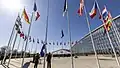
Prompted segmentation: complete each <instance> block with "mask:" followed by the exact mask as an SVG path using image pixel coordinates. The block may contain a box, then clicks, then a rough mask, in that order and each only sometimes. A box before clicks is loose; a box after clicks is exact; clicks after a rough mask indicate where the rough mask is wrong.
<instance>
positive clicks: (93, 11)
mask: <svg viewBox="0 0 120 68" xmlns="http://www.w3.org/2000/svg"><path fill="white" fill-rule="evenodd" d="M96 13H97V4H96V2H94V5H93V8H92V10H91V12H90V13H89V15H90V17H91V18H94V17H95V16H96Z"/></svg>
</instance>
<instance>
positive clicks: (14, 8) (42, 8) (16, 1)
mask: <svg viewBox="0 0 120 68" xmlns="http://www.w3.org/2000/svg"><path fill="white" fill-rule="evenodd" d="M47 2H48V0H36V4H37V11H38V12H39V13H40V18H39V19H38V20H37V21H34V19H35V17H33V22H32V27H31V32H30V36H31V37H32V38H34V39H35V42H36V41H37V38H38V39H39V40H44V39H45V28H46V20H47V6H48V4H47ZM79 3H80V0H68V14H69V19H70V29H71V39H72V41H78V40H80V39H81V38H82V37H83V36H84V35H85V34H87V33H88V32H89V31H88V26H87V23H86V19H85V14H84V13H83V15H82V16H79V15H78V13H77V11H78V8H79ZM93 3H94V0H85V7H86V10H87V14H88V19H89V22H90V27H91V29H92V30H93V29H95V28H97V27H98V26H100V25H101V24H102V22H101V21H100V20H99V13H98V11H97V15H96V16H95V18H94V19H91V18H90V17H89V12H90V11H91V9H92V7H93ZM98 3H99V6H100V9H101V10H102V9H103V8H104V5H105V6H106V7H107V10H108V11H110V12H111V14H112V16H113V17H116V16H118V15H119V14H120V7H119V6H120V4H119V3H120V0H98ZM33 4H34V0H0V47H2V46H5V45H7V43H8V40H9V37H10V34H11V31H12V28H13V25H14V23H15V20H16V18H17V16H18V14H20V15H21V14H22V11H23V8H25V9H26V12H27V13H28V16H29V18H30V17H31V13H32V12H33ZM63 7H64V0H49V15H48V37H47V38H48V42H51V43H53V42H55V43H56V42H68V41H69V35H68V21H67V17H66V16H65V17H63ZM22 25H23V28H22V31H23V32H24V33H25V34H27V31H28V27H29V24H28V23H26V22H25V21H24V19H22ZM62 29H63V31H64V35H65V36H64V37H63V38H62V39H61V30H62ZM19 39H20V38H19V36H18V37H17V41H16V45H15V48H17V45H18V41H19ZM22 43H23V40H21V44H20V49H19V50H21V48H22ZM32 45H33V47H32ZM36 45H37V46H38V47H37V52H40V50H41V47H42V44H37V43H32V42H31V43H29V44H28V49H27V50H30V49H32V50H33V51H35V47H36ZM61 48H62V46H61V45H47V49H48V51H54V50H57V49H61ZM63 48H67V49H69V48H70V46H69V45H65V46H63Z"/></svg>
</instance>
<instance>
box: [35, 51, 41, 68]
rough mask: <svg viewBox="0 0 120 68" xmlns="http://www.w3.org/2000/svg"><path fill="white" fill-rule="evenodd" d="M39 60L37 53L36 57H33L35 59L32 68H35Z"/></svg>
mask: <svg viewBox="0 0 120 68" xmlns="http://www.w3.org/2000/svg"><path fill="white" fill-rule="evenodd" d="M39 58H40V57H39V53H37V54H36V56H35V59H34V63H35V65H34V68H37V66H38V63H39Z"/></svg>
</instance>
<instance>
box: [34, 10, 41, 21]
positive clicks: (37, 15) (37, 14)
mask: <svg viewBox="0 0 120 68" xmlns="http://www.w3.org/2000/svg"><path fill="white" fill-rule="evenodd" d="M39 17H40V14H39V12H37V13H36V18H35V21H37V20H38V18H39Z"/></svg>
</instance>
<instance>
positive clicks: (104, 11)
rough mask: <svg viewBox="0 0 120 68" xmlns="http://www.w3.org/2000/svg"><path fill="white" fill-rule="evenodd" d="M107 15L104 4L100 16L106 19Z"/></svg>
mask: <svg viewBox="0 0 120 68" xmlns="http://www.w3.org/2000/svg"><path fill="white" fill-rule="evenodd" d="M107 16H108V11H107V9H106V7H105V6H104V9H103V11H102V17H103V19H104V20H106V19H107Z"/></svg>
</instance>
